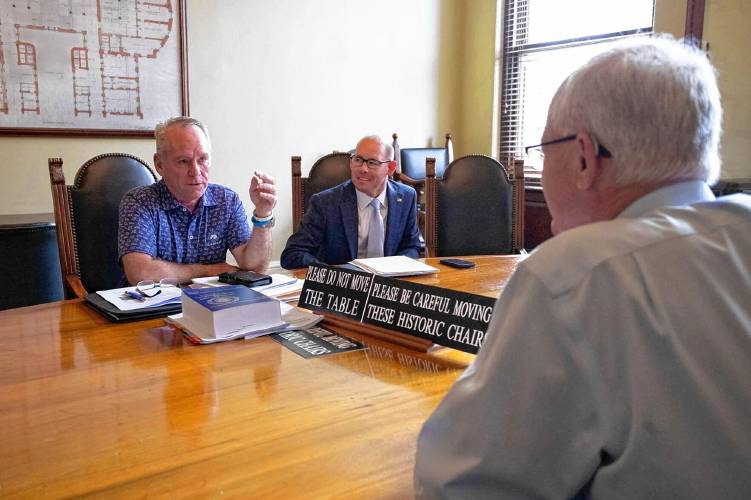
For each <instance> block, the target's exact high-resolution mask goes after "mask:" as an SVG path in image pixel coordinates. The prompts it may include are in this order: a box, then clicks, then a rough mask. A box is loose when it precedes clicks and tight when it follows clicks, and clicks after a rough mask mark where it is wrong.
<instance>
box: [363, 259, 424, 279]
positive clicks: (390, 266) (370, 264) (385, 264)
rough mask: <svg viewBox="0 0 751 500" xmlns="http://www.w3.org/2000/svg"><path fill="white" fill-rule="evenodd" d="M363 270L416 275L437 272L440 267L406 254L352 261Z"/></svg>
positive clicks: (379, 273)
mask: <svg viewBox="0 0 751 500" xmlns="http://www.w3.org/2000/svg"><path fill="white" fill-rule="evenodd" d="M351 264H354V265H355V266H357V267H359V268H360V269H362V270H363V271H367V272H369V273H373V274H377V275H379V276H415V275H419V274H433V273H437V272H438V269H436V268H435V267H433V266H429V265H427V264H425V263H424V262H420V261H419V260H415V259H411V258H409V257H406V256H404V255H394V256H391V257H371V258H369V259H355V260H353V261H352V262H351Z"/></svg>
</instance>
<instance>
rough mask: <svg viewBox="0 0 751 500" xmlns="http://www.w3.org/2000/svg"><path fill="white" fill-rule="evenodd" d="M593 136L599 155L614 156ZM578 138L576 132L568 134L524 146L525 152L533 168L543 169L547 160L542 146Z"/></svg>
mask: <svg viewBox="0 0 751 500" xmlns="http://www.w3.org/2000/svg"><path fill="white" fill-rule="evenodd" d="M590 137H591V138H592V142H594V143H595V147H596V148H597V156H602V157H603V158H612V157H613V154H612V153H611V152H610V151H609V150H608V148H606V147H605V146H603V145H602V144H600V143H599V142H597V139H596V138H595V137H594V136H592V135H590ZM575 139H576V134H574V135H567V136H566V137H561V138H560V139H553V140H550V141H545V142H541V143H540V144H535V145H534V146H527V147H525V148H524V153H526V155H527V159H528V160H529V163H530V166H531V167H532V168H536V169H538V170H541V169H542V162H543V161H544V160H545V153H543V151H542V148H543V146H551V145H553V144H560V143H561V142H568V141H573V140H575Z"/></svg>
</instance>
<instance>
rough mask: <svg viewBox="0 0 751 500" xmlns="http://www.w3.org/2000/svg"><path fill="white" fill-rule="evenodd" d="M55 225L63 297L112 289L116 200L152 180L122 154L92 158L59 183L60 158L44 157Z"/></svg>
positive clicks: (116, 272)
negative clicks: (69, 180) (68, 182)
mask: <svg viewBox="0 0 751 500" xmlns="http://www.w3.org/2000/svg"><path fill="white" fill-rule="evenodd" d="M48 165H49V171H50V184H51V187H52V202H53V205H54V208H55V222H56V224H57V242H58V248H59V252H60V268H61V272H62V275H63V283H64V285H65V291H66V295H67V296H76V297H84V296H85V295H86V293H87V292H93V291H97V290H106V289H110V288H117V287H118V286H121V285H122V284H123V283H124V281H125V280H124V274H123V270H122V268H121V266H120V264H119V262H118V258H117V227H118V210H119V207H120V200H121V199H122V198H123V196H124V195H125V193H127V192H128V191H129V190H131V189H132V188H134V187H137V186H146V185H149V184H152V183H153V182H155V181H156V175H155V174H154V172H153V171H152V170H151V168H150V167H149V166H148V165H147V164H146V163H145V162H144V161H143V160H141V159H140V158H137V157H135V156H133V155H129V154H125V153H107V154H102V155H99V156H96V157H94V158H92V159H90V160H89V161H87V162H86V163H84V164H83V165H82V166H81V168H79V169H78V172H77V173H76V178H75V180H74V182H73V185H66V184H65V176H64V175H63V160H62V159H61V158H50V159H49V161H48Z"/></svg>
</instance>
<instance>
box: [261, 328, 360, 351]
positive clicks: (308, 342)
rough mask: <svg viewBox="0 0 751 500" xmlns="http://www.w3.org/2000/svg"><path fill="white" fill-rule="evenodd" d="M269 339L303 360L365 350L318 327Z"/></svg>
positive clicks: (353, 342)
mask: <svg viewBox="0 0 751 500" xmlns="http://www.w3.org/2000/svg"><path fill="white" fill-rule="evenodd" d="M270 337H271V338H272V339H274V340H276V341H277V342H279V343H280V344H282V345H283V346H285V347H286V348H288V349H290V350H291V351H294V352H296V353H297V354H299V355H300V356H302V357H303V358H313V357H317V356H325V355H327V354H336V353H339V352H349V351H359V350H360V349H365V346H364V345H362V344H361V343H360V342H357V341H355V340H352V339H348V338H347V337H342V336H341V335H339V334H337V333H334V332H332V331H331V330H327V329H326V328H322V327H319V326H314V327H312V328H308V329H306V330H292V331H289V332H283V333H274V334H272V335H270Z"/></svg>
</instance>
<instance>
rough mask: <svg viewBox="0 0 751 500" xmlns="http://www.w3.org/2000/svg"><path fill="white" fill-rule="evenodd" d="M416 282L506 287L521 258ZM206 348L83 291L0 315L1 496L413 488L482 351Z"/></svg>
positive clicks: (249, 344)
mask: <svg viewBox="0 0 751 500" xmlns="http://www.w3.org/2000/svg"><path fill="white" fill-rule="evenodd" d="M471 259H472V260H474V261H475V262H477V264H478V265H477V267H476V268H474V269H469V270H454V269H451V268H448V267H446V266H443V265H440V264H438V263H437V259H427V260H426V262H428V263H430V264H432V265H435V266H436V267H439V268H440V269H441V271H440V272H439V273H438V274H437V275H434V276H422V277H418V278H410V280H411V281H416V282H420V283H425V284H430V285H436V286H443V287H447V288H453V289H457V290H463V291H470V292H475V293H479V294H483V295H487V296H491V297H495V296H497V295H498V294H499V293H500V291H501V289H502V288H503V286H504V285H505V283H506V280H507V278H508V276H509V275H510V273H511V272H512V271H513V269H514V268H515V266H516V263H517V261H518V257H471ZM346 334H347V335H349V336H351V337H353V338H356V339H358V340H361V341H364V342H366V343H367V345H368V349H367V350H364V351H356V352H350V353H343V354H337V355H333V356H324V357H320V358H314V359H307V360H306V359H303V358H301V357H299V356H298V355H297V354H295V353H293V352H291V351H289V350H287V349H286V348H285V347H283V346H281V345H280V344H278V343H276V342H274V341H273V340H271V339H270V338H266V337H262V338H258V339H254V340H248V341H246V340H238V341H232V342H224V343H220V344H213V345H204V346H194V345H192V344H190V343H188V342H187V341H186V340H185V339H184V338H183V337H182V336H181V335H180V334H179V333H177V332H175V331H174V330H172V329H171V328H169V327H167V326H165V324H164V321H163V320H162V319H154V320H148V321H141V322H136V323H126V324H114V323H109V322H107V320H105V319H104V318H102V317H101V316H99V315H98V314H97V313H96V312H94V311H93V310H91V309H89V308H88V307H87V306H85V305H84V304H83V303H82V302H81V301H80V300H72V301H63V302H55V303H51V304H45V305H39V306H32V307H25V308H19V309H11V310H7V311H3V312H0V443H2V444H1V445H0V497H3V498H5V497H8V498H43V497H69V496H79V495H86V496H93V497H107V498H111V497H135V496H138V497H143V496H169V497H171V498H172V497H200V498H205V497H218V496H225V497H245V498H410V497H412V468H413V465H414V455H415V441H416V437H417V433H418V431H419V429H420V427H421V425H422V424H423V422H424V421H425V420H426V419H427V417H428V416H429V415H430V413H431V412H432V411H433V409H434V408H435V407H436V405H437V404H438V402H439V401H440V399H441V398H442V397H443V395H444V394H445V393H446V391H447V390H448V388H449V387H450V386H451V384H452V383H453V381H454V380H455V379H456V377H457V376H458V375H459V374H460V373H461V369H462V368H463V367H464V366H466V365H467V363H468V362H470V361H471V359H472V358H473V356H471V355H469V354H465V353H461V352H458V351H454V350H451V349H446V348H438V349H435V350H431V352H429V353H427V354H420V353H416V352H414V351H409V350H407V349H406V348H400V347H397V346H394V345H391V344H389V343H386V342H382V341H377V340H370V339H368V338H367V337H364V336H360V335H358V334H357V333H356V332H346Z"/></svg>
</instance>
